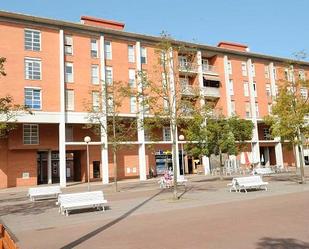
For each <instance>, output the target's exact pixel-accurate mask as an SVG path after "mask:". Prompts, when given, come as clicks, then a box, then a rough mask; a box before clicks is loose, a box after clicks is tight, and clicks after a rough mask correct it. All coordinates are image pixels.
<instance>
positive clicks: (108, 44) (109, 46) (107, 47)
mask: <svg viewBox="0 0 309 249" xmlns="http://www.w3.org/2000/svg"><path fill="white" fill-rule="evenodd" d="M104 49H105V59H107V60H111V59H112V42H111V41H105V42H104Z"/></svg>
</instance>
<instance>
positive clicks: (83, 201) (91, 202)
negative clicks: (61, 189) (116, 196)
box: [57, 191, 107, 216]
mask: <svg viewBox="0 0 309 249" xmlns="http://www.w3.org/2000/svg"><path fill="white" fill-rule="evenodd" d="M106 203H107V200H105V199H104V195H103V191H90V192H81V193H73V194H61V195H59V196H58V202H57V204H58V205H59V213H62V214H65V215H66V216H68V215H69V211H70V210H76V209H84V208H97V209H99V208H102V210H103V211H105V207H104V205H105V204H106Z"/></svg>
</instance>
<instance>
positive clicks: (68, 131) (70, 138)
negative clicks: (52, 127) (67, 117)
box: [65, 125, 73, 142]
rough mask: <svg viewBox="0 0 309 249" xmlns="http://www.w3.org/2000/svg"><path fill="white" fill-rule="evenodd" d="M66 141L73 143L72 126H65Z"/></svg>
mask: <svg viewBox="0 0 309 249" xmlns="http://www.w3.org/2000/svg"><path fill="white" fill-rule="evenodd" d="M65 141H66V142H73V126H72V125H66V126H65Z"/></svg>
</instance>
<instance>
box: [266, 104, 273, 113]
mask: <svg viewBox="0 0 309 249" xmlns="http://www.w3.org/2000/svg"><path fill="white" fill-rule="evenodd" d="M267 111H268V114H271V111H272V104H268V105H267Z"/></svg>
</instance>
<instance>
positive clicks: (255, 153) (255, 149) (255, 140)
mask: <svg viewBox="0 0 309 249" xmlns="http://www.w3.org/2000/svg"><path fill="white" fill-rule="evenodd" d="M247 68H248V79H249V92H250V106H251V116H252V122H253V124H254V128H253V137H252V161H253V163H257V165H258V166H260V144H259V134H258V125H257V118H256V108H255V92H254V87H253V74H252V61H251V59H248V61H247Z"/></svg>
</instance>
